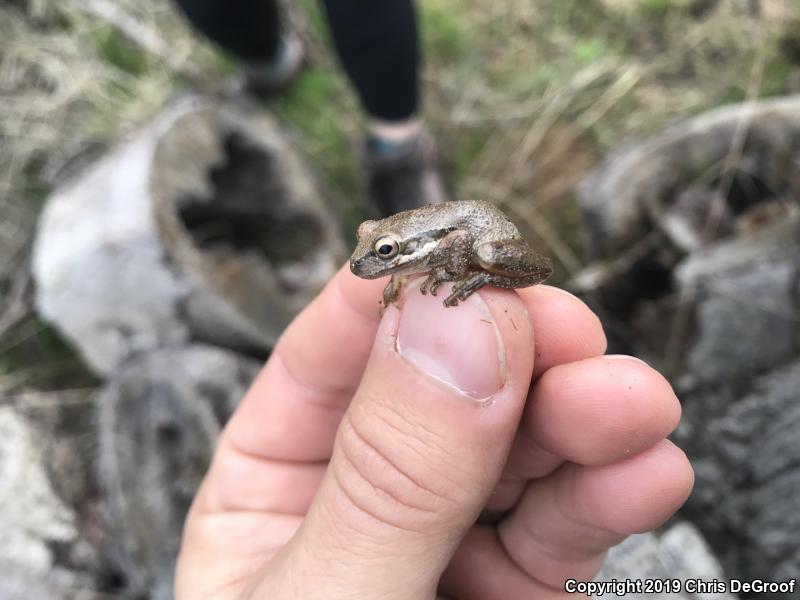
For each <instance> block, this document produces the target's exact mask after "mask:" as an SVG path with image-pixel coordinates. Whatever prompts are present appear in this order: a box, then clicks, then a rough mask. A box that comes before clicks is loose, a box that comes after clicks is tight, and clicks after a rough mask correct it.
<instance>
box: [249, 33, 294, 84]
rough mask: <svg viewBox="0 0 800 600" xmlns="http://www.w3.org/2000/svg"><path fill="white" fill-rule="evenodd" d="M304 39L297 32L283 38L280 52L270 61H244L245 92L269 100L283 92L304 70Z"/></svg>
mask: <svg viewBox="0 0 800 600" xmlns="http://www.w3.org/2000/svg"><path fill="white" fill-rule="evenodd" d="M303 64H304V51H303V39H302V37H300V35H298V34H297V33H287V34H286V35H284V36H283V37H282V38H281V45H280V47H279V49H278V54H277V56H276V57H275V59H274V60H273V61H272V62H270V63H265V64H257V63H243V64H242V70H243V72H244V81H243V83H242V85H241V89H242V91H243V92H244V93H246V94H249V95H251V96H255V97H256V98H257V99H259V100H269V99H270V98H273V97H274V96H276V95H278V94H279V93H281V92H283V91H284V90H285V89H286V88H287V87H288V86H289V84H290V83H291V82H292V81H294V79H295V78H296V77H297V76H298V75H299V74H300V71H302V70H303Z"/></svg>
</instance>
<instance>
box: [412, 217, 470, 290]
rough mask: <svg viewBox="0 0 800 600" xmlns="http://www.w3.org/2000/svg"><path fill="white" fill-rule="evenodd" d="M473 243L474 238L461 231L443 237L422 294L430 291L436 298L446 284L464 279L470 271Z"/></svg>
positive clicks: (422, 287) (431, 260)
mask: <svg viewBox="0 0 800 600" xmlns="http://www.w3.org/2000/svg"><path fill="white" fill-rule="evenodd" d="M472 243H473V242H472V236H471V235H470V234H469V233H467V232H466V231H463V230H460V229H457V230H455V231H451V232H450V233H448V234H447V235H446V236H445V237H443V238H442V239H441V240H440V241H439V245H438V246H436V250H434V251H433V253H432V254H431V258H430V260H429V261H428V265H429V266H430V267H431V270H430V272H429V273H428V277H427V278H426V279H425V281H424V282H422V285H421V286H420V292H422V293H423V294H426V293H427V292H428V290H430V292H431V296H435V295H436V290H437V289H438V288H439V286H440V285H442V284H443V283H444V282H446V281H458V280H460V279H463V278H464V276H466V274H467V272H468V271H469V263H470V256H471V255H472Z"/></svg>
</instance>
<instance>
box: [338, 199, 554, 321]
mask: <svg viewBox="0 0 800 600" xmlns="http://www.w3.org/2000/svg"><path fill="white" fill-rule="evenodd" d="M357 237H358V244H357V246H356V249H355V251H354V252H353V255H352V256H351V257H350V270H351V271H352V272H353V274H354V275H356V276H357V277H361V278H363V279H378V278H380V277H384V276H387V275H391V279H390V281H389V283H388V284H387V285H386V287H385V288H384V290H383V307H388V306H389V304H395V305H398V297H399V295H400V292H401V290H402V288H403V286H404V285H405V283H406V282H407V280H408V278H409V277H410V276H412V275H416V274H424V273H427V274H428V276H427V278H426V279H425V281H423V283H422V285H421V286H420V292H421V293H422V294H423V295H424V294H427V293H428V292H430V294H431V295H433V296H436V292H437V290H438V288H439V287H440V286H441V285H442V284H443V283H445V282H453V283H454V285H453V288H452V291H451V293H450V295H449V296H447V297H446V298H445V299H444V301H443V305H444V306H445V308H449V307H454V306H458V303H459V302H463V301H465V300H466V299H467V298H469V297H470V296H471V295H472V294H474V293H475V292H477V291H478V290H479V289H481V288H482V287H484V286H487V285H489V286H495V287H500V288H523V287H528V286H532V285H536V284H538V283H542V282H543V281H545V280H546V279H547V278H548V277H549V276H550V275H551V274H552V272H553V266H552V262H551V261H550V259H549V258H547V257H545V256H542V255H540V254H538V253H537V252H535V251H534V250H533V249H532V248H531V247H530V246H529V245H528V243H527V242H526V241H525V239H524V238H523V236H522V234H521V233H520V231H519V229H518V228H517V226H516V225H515V224H514V223H513V222H512V221H511V219H509V218H508V216H506V214H505V213H504V212H503V211H502V210H501V209H500V208H498V207H497V206H495V205H494V204H492V203H491V202H486V201H482V200H453V201H449V202H442V203H440V204H430V205H426V206H421V207H419V208H414V209H411V210H406V211H403V212H399V213H397V214H394V215H391V216H389V217H386V218H384V219H380V220H368V221H364V222H363V223H361V225H360V226H359V227H358V232H357Z"/></svg>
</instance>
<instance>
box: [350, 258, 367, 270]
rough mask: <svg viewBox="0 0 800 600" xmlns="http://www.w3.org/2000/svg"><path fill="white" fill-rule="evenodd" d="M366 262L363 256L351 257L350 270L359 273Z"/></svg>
mask: <svg viewBox="0 0 800 600" xmlns="http://www.w3.org/2000/svg"><path fill="white" fill-rule="evenodd" d="M363 264H364V259H363V258H351V259H350V270H351V271H352V272H353V273H357V272H358V271H359V270H360V269H361V267H362V266H363Z"/></svg>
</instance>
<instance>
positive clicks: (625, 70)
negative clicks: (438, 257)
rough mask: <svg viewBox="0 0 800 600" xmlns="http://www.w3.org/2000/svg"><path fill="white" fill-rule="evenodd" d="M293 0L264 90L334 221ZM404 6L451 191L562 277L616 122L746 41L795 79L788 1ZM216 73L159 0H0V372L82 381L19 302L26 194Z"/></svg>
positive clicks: (614, 138)
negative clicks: (284, 74) (294, 45)
mask: <svg viewBox="0 0 800 600" xmlns="http://www.w3.org/2000/svg"><path fill="white" fill-rule="evenodd" d="M300 4H301V5H303V7H304V8H305V12H306V14H307V15H308V17H307V18H308V21H309V23H310V31H311V34H310V35H311V39H312V44H311V58H312V63H313V64H312V67H311V68H310V69H309V70H308V71H307V72H306V73H305V74H304V75H303V77H302V78H301V79H300V80H299V81H298V82H297V84H296V85H295V86H294V88H293V89H292V90H291V91H290V93H289V95H288V96H287V97H286V98H284V99H282V100H280V101H279V102H277V103H276V104H275V105H274V107H273V108H274V110H275V111H276V112H277V113H278V114H279V115H280V116H281V117H282V118H283V119H285V120H287V121H289V122H290V123H292V124H293V125H294V126H295V128H296V129H297V130H298V131H299V135H300V139H301V141H302V144H303V147H304V151H305V153H306V154H307V156H308V157H309V160H310V161H312V162H313V164H314V165H315V166H316V167H317V168H318V169H319V170H320V171H321V173H322V177H323V179H324V180H325V181H327V182H328V184H329V186H330V187H331V189H332V191H333V192H334V193H335V194H337V195H338V196H339V197H340V198H345V199H348V200H344V201H343V202H342V203H341V206H342V212H343V215H344V217H345V219H346V220H347V221H348V224H349V227H350V228H351V229H352V227H353V225H354V223H355V222H356V221H357V220H358V217H359V214H360V213H359V205H358V203H356V202H353V201H352V198H354V197H357V193H358V189H357V181H358V180H357V175H356V166H355V162H354V160H353V159H352V154H351V147H352V140H353V139H354V138H355V137H356V136H357V135H358V132H359V130H360V126H361V118H360V116H359V115H358V111H354V110H352V108H353V107H354V106H355V99H354V98H353V95H352V93H351V92H350V91H349V90H348V88H347V86H346V85H345V83H344V81H343V78H342V76H341V74H340V73H339V71H338V70H337V69H336V68H335V59H333V58H332V56H331V54H330V52H329V50H328V48H329V45H328V44H327V43H326V34H325V32H324V25H323V20H322V19H321V17H320V14H319V10H318V8H317V7H316V3H315V2H313V1H312V0H300ZM419 5H420V10H421V15H422V19H421V20H422V31H423V40H424V44H425V50H426V66H425V70H424V84H425V90H426V105H425V109H426V115H427V117H428V120H429V123H430V124H431V127H432V128H433V130H434V131H435V133H436V134H437V136H438V138H439V140H440V142H441V145H442V147H443V148H445V149H446V150H447V155H446V158H447V160H448V161H449V164H450V166H451V171H452V175H453V179H454V180H455V187H456V189H457V190H458V196H459V197H462V198H477V197H480V198H488V199H491V200H494V201H496V202H498V203H501V204H503V205H504V206H506V207H507V208H508V209H509V211H510V212H511V213H512V214H513V215H515V216H516V217H517V219H518V221H519V222H520V224H521V225H522V226H523V228H524V229H525V230H526V232H527V233H528V234H530V235H531V236H532V238H533V239H534V240H536V243H537V244H538V245H539V246H540V247H541V248H542V249H543V251H544V252H546V253H548V254H550V255H552V256H554V257H555V258H556V259H557V263H559V265H558V266H559V274H560V276H561V277H562V278H563V277H564V276H565V275H567V274H569V273H570V272H573V271H575V270H576V269H578V268H579V267H580V266H581V264H582V260H583V259H582V249H581V241H580V235H579V231H578V227H577V212H576V209H575V206H574V203H573V192H574V189H575V186H576V184H577V183H578V182H579V181H580V180H581V179H582V178H583V177H584V176H585V174H586V173H587V172H588V171H589V170H590V169H591V168H592V166H593V165H595V164H596V163H597V161H598V160H599V158H600V157H601V156H603V155H604V154H605V153H607V152H608V151H609V150H610V149H611V148H612V147H613V146H614V145H616V144H618V143H619V142H620V141H621V140H623V139H625V138H628V137H632V136H633V137H642V136H645V135H647V134H649V133H652V132H654V131H656V130H658V129H659V128H661V127H663V126H664V125H665V124H666V123H668V122H671V121H674V120H676V119H678V118H680V117H683V116H687V115H690V114H696V113H698V112H701V111H703V110H705V109H707V108H710V107H712V106H716V105H719V104H722V103H726V102H731V101H736V100H740V99H742V98H743V97H744V96H745V94H746V89H747V86H748V81H749V80H748V73H749V72H750V71H751V69H752V65H753V63H754V61H755V60H756V57H757V56H764V57H766V58H765V63H764V75H763V77H762V79H761V82H760V85H759V86H758V89H756V90H755V92H754V95H755V96H762V95H771V94H776V93H780V92H782V91H786V90H788V89H789V88H790V87H791V85H792V84H791V81H792V77H794V78H795V80H796V79H797V72H798V67H797V65H796V64H795V65H792V64H791V60H790V59H791V57H790V56H789V55H790V54H791V53H790V52H787V51H786V48H791V47H792V46H791V44H792V39H791V36H792V35H797V34H792V31H797V30H800V27H797V26H796V24H797V23H800V3H797V2H796V1H794V0H762V1H761V2H758V1H751V0H747V1H745V0H718V1H714V0H675V1H672V2H670V1H667V0H536V1H532V0H420V2H419ZM754 7H758V10H755V9H754ZM792 23H794V24H795V25H792ZM787 39H788V40H789V43H788V44H787V42H786V40H787ZM167 41H168V42H167ZM793 43H794V44H795V45H796V46H800V43H798V42H797V40H796V39H795V40H794V42H793ZM781 49H783V50H784V52H783V53H782V52H781ZM794 60H797V57H796V56H795V57H794ZM229 72H230V65H229V63H228V62H227V61H226V60H225V59H223V58H221V57H220V56H219V55H218V54H217V53H215V52H214V51H213V50H212V49H211V48H210V47H209V46H207V45H205V44H203V43H201V42H199V41H198V40H197V39H195V38H193V36H192V35H191V34H190V32H189V31H188V29H187V27H186V26H185V24H184V23H183V22H182V20H181V19H180V18H179V17H178V16H177V15H176V14H175V12H174V11H173V10H172V7H171V5H170V4H169V3H168V2H166V0H141V1H138V2H136V1H134V0H71V1H68V2H55V0H29V1H28V2H25V1H23V0H16V1H14V2H6V3H4V4H0V216H1V217H2V218H0V340H2V342H0V387H2V385H3V384H4V383H5V384H6V387H8V386H9V385H10V386H11V387H14V388H15V389H24V388H26V387H29V386H38V387H42V386H44V387H49V386H65V385H82V384H83V382H84V380H83V379H81V376H79V375H78V371H79V369H78V368H77V367H76V366H75V365H74V364H73V363H70V362H69V360H68V358H67V355H66V354H65V353H64V352H63V351H62V350H60V348H61V346H60V345H59V344H58V343H57V342H56V341H55V339H54V338H53V336H52V335H51V334H49V333H47V332H46V330H45V327H44V326H43V325H42V324H40V323H39V322H38V321H36V320H35V319H34V318H33V317H32V316H31V311H30V302H29V296H30V295H29V293H28V286H27V285H26V282H25V281H23V279H24V278H25V277H26V273H27V269H26V267H25V260H26V259H25V257H26V255H27V251H28V244H29V240H30V237H31V232H32V228H33V226H34V221H35V216H36V213H37V211H38V208H39V205H40V202H41V200H42V198H43V197H44V196H45V195H46V194H47V192H48V191H49V190H50V189H51V188H52V187H53V186H54V185H57V184H58V182H59V181H62V180H63V179H64V177H65V175H66V174H68V173H69V172H71V171H72V170H74V168H75V166H76V165H79V164H80V163H81V161H82V160H86V159H87V158H88V157H91V156H94V155H96V154H97V153H98V152H99V151H101V150H102V149H103V148H105V147H107V146H108V145H109V144H111V143H113V142H114V141H115V140H117V139H119V137H120V136H122V135H124V134H125V133H126V132H127V131H129V130H131V129H132V128H134V127H136V126H137V125H138V124H139V123H142V122H144V121H146V120H147V119H148V118H149V117H150V116H152V115H153V114H155V113H156V112H157V111H158V110H159V109H160V108H161V107H162V106H163V105H164V104H165V103H166V102H167V101H168V100H169V98H170V97H172V96H174V95H175V94H177V93H180V92H181V91H183V90H185V89H187V88H194V87H213V86H214V85H215V82H217V81H219V80H220V79H221V78H222V77H223V76H224V75H225V74H226V73H229ZM794 85H795V86H796V85H797V83H796V82H795V84H794ZM43 372H44V375H43ZM54 373H55V374H56V375H53V374H54ZM76 378H77V381H76ZM44 379H46V380H47V382H46V383H43V381H44Z"/></svg>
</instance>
